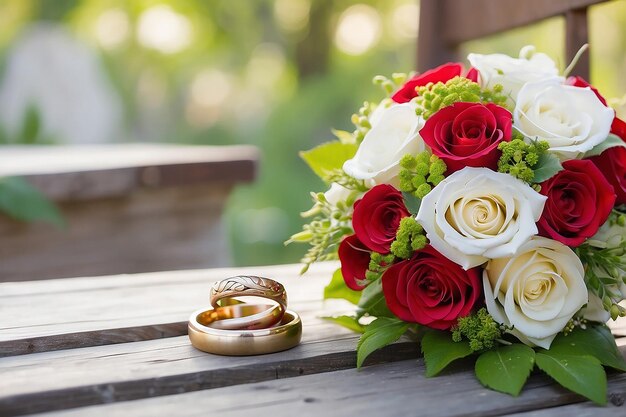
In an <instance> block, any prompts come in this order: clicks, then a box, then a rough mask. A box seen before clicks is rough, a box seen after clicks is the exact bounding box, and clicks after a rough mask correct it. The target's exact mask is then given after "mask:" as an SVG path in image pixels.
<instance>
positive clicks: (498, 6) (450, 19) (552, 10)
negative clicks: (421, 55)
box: [436, 0, 607, 45]
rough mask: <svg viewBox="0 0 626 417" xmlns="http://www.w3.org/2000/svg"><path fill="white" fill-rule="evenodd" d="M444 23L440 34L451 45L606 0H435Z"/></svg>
mask: <svg viewBox="0 0 626 417" xmlns="http://www.w3.org/2000/svg"><path fill="white" fill-rule="evenodd" d="M436 1H438V2H440V3H442V7H443V14H444V16H445V17H446V23H447V25H445V26H441V27H440V29H441V36H443V37H444V39H445V40H446V41H447V42H448V43H450V44H454V45H458V44H459V43H461V42H465V41H469V40H472V39H477V38H481V37H484V36H488V35H492V34H495V33H499V32H504V31H506V30H509V29H514V28H516V27H520V26H525V25H528V24H531V23H535V22H538V21H541V20H543V19H547V18H549V17H554V16H559V15H564V14H565V13H566V12H568V11H570V10H575V9H584V8H586V7H588V6H591V5H594V4H598V3H603V2H606V1H607V0H550V1H545V0H525V1H517V0H472V1H465V0H436Z"/></svg>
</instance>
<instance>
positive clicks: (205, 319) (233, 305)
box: [188, 275, 302, 356]
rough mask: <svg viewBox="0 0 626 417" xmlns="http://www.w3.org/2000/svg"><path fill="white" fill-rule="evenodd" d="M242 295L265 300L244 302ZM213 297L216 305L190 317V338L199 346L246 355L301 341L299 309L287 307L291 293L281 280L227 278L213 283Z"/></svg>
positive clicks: (224, 353) (257, 353) (222, 352)
mask: <svg viewBox="0 0 626 417" xmlns="http://www.w3.org/2000/svg"><path fill="white" fill-rule="evenodd" d="M239 297H246V298H247V297H257V298H263V299H264V303H263V304H249V303H244V302H242V301H241V300H239V299H238V298H239ZM209 299H210V302H211V306H212V307H213V308H211V309H208V310H205V309H201V310H198V311H194V312H193V313H192V314H191V316H190V317H189V324H188V329H189V339H190V340H191V344H192V345H193V346H194V347H195V348H197V349H200V350H202V351H204V352H209V353H215V354H218V355H229V356H230V355H232V356H244V355H261V354H264V353H273V352H279V351H282V350H287V349H290V348H292V347H294V346H296V345H297V344H298V343H300V339H301V337H302V322H301V320H300V317H299V316H298V314H297V313H296V312H295V311H292V310H287V292H286V291H285V288H284V287H283V285H282V284H280V283H279V282H277V281H274V280H272V279H269V278H264V277H257V276H249V275H240V276H236V277H231V278H227V279H225V280H222V281H219V282H217V283H215V285H213V287H212V288H211V293H210V296H209ZM268 302H269V303H268Z"/></svg>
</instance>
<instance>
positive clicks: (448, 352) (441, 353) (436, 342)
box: [422, 330, 472, 377]
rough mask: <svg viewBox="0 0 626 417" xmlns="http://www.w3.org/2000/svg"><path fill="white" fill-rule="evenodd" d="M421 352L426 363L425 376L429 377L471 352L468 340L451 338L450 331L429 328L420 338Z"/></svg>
mask: <svg viewBox="0 0 626 417" xmlns="http://www.w3.org/2000/svg"><path fill="white" fill-rule="evenodd" d="M422 353H424V363H425V364H426V376H428V377H431V376H435V375H437V374H438V373H439V372H441V371H443V369H444V368H445V367H446V366H448V365H449V364H450V363H452V362H453V361H455V360H457V359H461V358H464V357H466V356H469V355H471V354H472V349H470V346H469V342H468V341H467V340H461V341H460V342H455V341H453V340H452V334H451V333H450V332H445V331H439V330H430V331H428V332H426V334H424V337H423V338H422Z"/></svg>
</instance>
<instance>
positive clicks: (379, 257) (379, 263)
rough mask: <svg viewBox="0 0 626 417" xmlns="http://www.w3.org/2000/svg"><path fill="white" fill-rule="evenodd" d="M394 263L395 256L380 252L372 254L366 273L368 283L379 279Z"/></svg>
mask: <svg viewBox="0 0 626 417" xmlns="http://www.w3.org/2000/svg"><path fill="white" fill-rule="evenodd" d="M393 261H394V256H393V254H388V255H383V254H381V253H378V252H372V253H370V263H369V265H368V267H367V271H366V272H365V278H366V279H367V280H368V281H375V280H377V279H379V278H380V277H381V276H382V275H383V273H384V272H385V271H386V270H387V268H389V265H391V264H392V263H393Z"/></svg>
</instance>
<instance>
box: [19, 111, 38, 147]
mask: <svg viewBox="0 0 626 417" xmlns="http://www.w3.org/2000/svg"><path fill="white" fill-rule="evenodd" d="M40 119H41V118H40V116H39V111H37V108H36V107H35V106H33V105H30V106H28V107H27V108H26V113H25V114H24V119H23V120H22V129H21V132H20V134H19V143H25V144H33V143H37V136H39V130H40V127H41V120H40Z"/></svg>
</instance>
